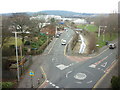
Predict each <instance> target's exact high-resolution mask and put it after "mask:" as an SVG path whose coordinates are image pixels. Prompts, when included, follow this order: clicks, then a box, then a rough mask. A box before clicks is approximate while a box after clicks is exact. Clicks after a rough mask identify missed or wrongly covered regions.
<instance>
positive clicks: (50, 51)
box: [48, 39, 57, 54]
mask: <svg viewBox="0 0 120 90" xmlns="http://www.w3.org/2000/svg"><path fill="white" fill-rule="evenodd" d="M56 40H57V39H55V42H56ZM55 42H54V43H53V45H52V47H51V48H50V50H49V52H48V54H49V53H50V52H51V50H52V48H53V46H54V44H55Z"/></svg>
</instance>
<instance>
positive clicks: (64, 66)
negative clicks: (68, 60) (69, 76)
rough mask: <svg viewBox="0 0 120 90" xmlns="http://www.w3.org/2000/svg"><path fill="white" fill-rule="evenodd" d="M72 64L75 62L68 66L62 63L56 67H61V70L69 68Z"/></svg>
mask: <svg viewBox="0 0 120 90" xmlns="http://www.w3.org/2000/svg"><path fill="white" fill-rule="evenodd" d="M72 65H74V63H72V64H70V65H68V66H66V65H64V64H60V65H57V66H56V67H57V68H59V69H60V70H64V69H66V68H68V67H70V66H72Z"/></svg>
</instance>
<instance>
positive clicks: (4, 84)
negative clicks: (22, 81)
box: [2, 82, 14, 88]
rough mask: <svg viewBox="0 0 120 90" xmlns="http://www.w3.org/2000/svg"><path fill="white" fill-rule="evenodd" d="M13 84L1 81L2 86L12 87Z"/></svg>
mask: <svg viewBox="0 0 120 90" xmlns="http://www.w3.org/2000/svg"><path fill="white" fill-rule="evenodd" d="M13 85H14V83H13V82H2V88H12V87H13Z"/></svg>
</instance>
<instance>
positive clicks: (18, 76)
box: [12, 31, 30, 82]
mask: <svg viewBox="0 0 120 90" xmlns="http://www.w3.org/2000/svg"><path fill="white" fill-rule="evenodd" d="M12 33H15V48H16V60H17V78H18V82H19V81H20V74H19V62H18V50H17V33H23V32H12ZM24 33H30V32H28V31H27V32H24ZM21 54H22V51H21ZM21 56H22V55H21Z"/></svg>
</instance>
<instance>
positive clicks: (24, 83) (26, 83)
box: [17, 38, 56, 88]
mask: <svg viewBox="0 0 120 90" xmlns="http://www.w3.org/2000/svg"><path fill="white" fill-rule="evenodd" d="M55 41H56V38H54V39H53V40H52V42H51V43H50V44H49V45H48V47H47V48H46V49H45V51H44V52H43V54H42V55H36V56H32V61H33V64H32V65H31V66H30V68H29V69H28V70H27V71H26V73H25V74H24V75H22V76H21V78H20V82H19V83H18V87H17V88H38V87H39V86H40V85H42V84H43V83H44V81H45V80H46V74H45V73H44V70H43V68H42V66H41V65H42V63H43V60H44V59H43V58H42V56H45V55H47V54H49V52H50V50H51V48H52V46H53V44H54V43H55ZM31 70H32V71H33V72H34V76H30V75H29V72H30V71H31Z"/></svg>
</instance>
